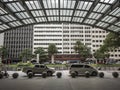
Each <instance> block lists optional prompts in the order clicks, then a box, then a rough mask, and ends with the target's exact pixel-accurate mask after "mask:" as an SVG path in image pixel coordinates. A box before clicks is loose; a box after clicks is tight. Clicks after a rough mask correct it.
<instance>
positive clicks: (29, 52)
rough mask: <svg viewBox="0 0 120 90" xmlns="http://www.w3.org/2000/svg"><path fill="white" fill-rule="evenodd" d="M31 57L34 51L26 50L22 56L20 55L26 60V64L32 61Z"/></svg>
mask: <svg viewBox="0 0 120 90" xmlns="http://www.w3.org/2000/svg"><path fill="white" fill-rule="evenodd" d="M31 57H32V51H31V50H30V49H25V50H23V51H22V52H21V54H20V58H22V59H24V60H25V62H26V61H27V60H30V59H31ZM24 60H23V62H24Z"/></svg>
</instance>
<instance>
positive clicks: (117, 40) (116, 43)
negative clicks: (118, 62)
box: [94, 33, 120, 59]
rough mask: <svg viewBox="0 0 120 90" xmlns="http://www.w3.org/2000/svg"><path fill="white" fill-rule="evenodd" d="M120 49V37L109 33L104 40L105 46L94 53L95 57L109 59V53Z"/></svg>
mask: <svg viewBox="0 0 120 90" xmlns="http://www.w3.org/2000/svg"><path fill="white" fill-rule="evenodd" d="M118 47H120V35H118V34H115V33H109V34H108V35H107V37H106V39H105V40H104V43H103V45H102V46H101V47H100V48H99V49H98V50H97V51H96V52H95V53H94V56H95V57H96V58H97V59H99V58H102V59H104V58H109V56H110V55H109V51H110V50H114V49H116V48H118Z"/></svg>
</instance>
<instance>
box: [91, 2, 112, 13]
mask: <svg viewBox="0 0 120 90" xmlns="http://www.w3.org/2000/svg"><path fill="white" fill-rule="evenodd" d="M108 7H110V5H106V4H101V3H99V4H97V6H96V7H95V8H94V10H93V11H95V12H101V13H103V12H105V11H106V10H107V8H108Z"/></svg>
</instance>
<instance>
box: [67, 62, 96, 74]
mask: <svg viewBox="0 0 120 90" xmlns="http://www.w3.org/2000/svg"><path fill="white" fill-rule="evenodd" d="M86 71H88V72H89V73H90V75H92V76H97V74H98V71H97V70H96V69H95V68H93V67H92V66H90V65H87V64H72V65H71V66H70V70H69V73H70V74H71V73H72V72H75V73H76V75H85V72H86Z"/></svg>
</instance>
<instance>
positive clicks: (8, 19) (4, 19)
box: [1, 15, 16, 22]
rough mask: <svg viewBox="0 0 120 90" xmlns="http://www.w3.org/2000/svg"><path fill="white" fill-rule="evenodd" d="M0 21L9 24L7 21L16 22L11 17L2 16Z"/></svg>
mask: <svg viewBox="0 0 120 90" xmlns="http://www.w3.org/2000/svg"><path fill="white" fill-rule="evenodd" d="M1 19H2V20H3V21H5V22H9V21H13V20H16V19H15V18H14V17H13V16H11V15H4V16H1Z"/></svg>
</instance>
